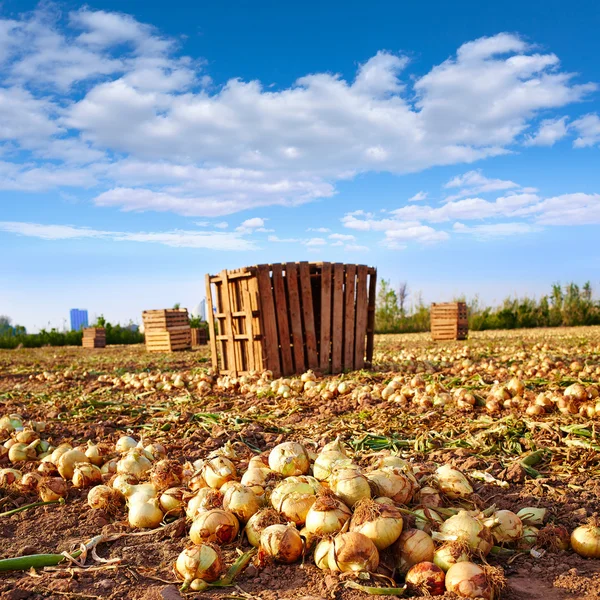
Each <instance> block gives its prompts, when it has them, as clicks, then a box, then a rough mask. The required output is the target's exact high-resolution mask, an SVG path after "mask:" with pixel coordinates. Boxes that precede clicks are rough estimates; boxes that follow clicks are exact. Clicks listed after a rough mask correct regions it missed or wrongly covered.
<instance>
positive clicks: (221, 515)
mask: <svg viewBox="0 0 600 600" xmlns="http://www.w3.org/2000/svg"><path fill="white" fill-rule="evenodd" d="M239 529H240V525H239V523H238V520H237V518H236V517H235V515H234V514H233V513H230V512H229V511H227V510H222V509H220V508H214V509H212V510H209V511H206V512H203V513H200V514H199V515H197V516H196V518H195V519H194V522H193V523H192V526H191V528H190V539H191V540H192V542H194V544H198V545H200V544H203V543H205V542H215V543H217V544H219V545H223V544H230V543H231V542H233V540H235V538H236V536H237V534H238V531H239Z"/></svg>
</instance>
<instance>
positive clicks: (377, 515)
mask: <svg viewBox="0 0 600 600" xmlns="http://www.w3.org/2000/svg"><path fill="white" fill-rule="evenodd" d="M402 526H403V521H402V514H401V513H400V511H399V510H398V509H397V508H396V507H395V506H392V505H387V504H380V503H377V502H374V501H372V500H369V499H366V500H361V501H360V502H359V503H358V504H357V506H356V508H355V510H354V515H353V516H352V520H351V521H350V531H357V532H358V533H362V534H363V535H365V536H367V537H368V538H369V539H370V540H371V541H372V542H373V543H374V544H375V546H376V547H377V550H384V549H385V548H388V547H389V546H391V545H392V544H393V543H394V542H395V541H396V540H397V539H398V538H399V537H400V534H401V533H402Z"/></svg>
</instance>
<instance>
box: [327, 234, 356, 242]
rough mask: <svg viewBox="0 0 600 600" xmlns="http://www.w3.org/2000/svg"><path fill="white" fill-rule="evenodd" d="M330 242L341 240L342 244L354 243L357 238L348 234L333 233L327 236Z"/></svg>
mask: <svg viewBox="0 0 600 600" xmlns="http://www.w3.org/2000/svg"><path fill="white" fill-rule="evenodd" d="M327 237H328V238H329V239H330V240H339V241H341V242H353V241H354V240H356V238H355V237H354V236H353V235H350V234H348V233H332V234H331V235H328V236H327Z"/></svg>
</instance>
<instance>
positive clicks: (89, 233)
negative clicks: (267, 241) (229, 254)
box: [0, 221, 256, 251]
mask: <svg viewBox="0 0 600 600" xmlns="http://www.w3.org/2000/svg"><path fill="white" fill-rule="evenodd" d="M0 231H4V232H7V233H14V234H17V235H23V236H27V237H35V238H39V239H43V240H72V239H85V238H100V239H108V240H114V241H118V242H146V243H154V244H162V245H165V246H173V247H177V248H203V249H208V250H238V251H247V250H254V249H256V245H255V244H254V243H253V242H251V241H248V240H247V239H244V238H242V237H241V235H240V234H239V233H223V232H220V231H218V232H217V231H188V230H174V231H159V232H120V231H101V230H95V229H88V228H86V227H72V226H70V225H44V224H40V223H24V222H15V221H0Z"/></svg>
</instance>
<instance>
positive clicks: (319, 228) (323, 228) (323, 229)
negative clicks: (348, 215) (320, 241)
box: [306, 227, 331, 233]
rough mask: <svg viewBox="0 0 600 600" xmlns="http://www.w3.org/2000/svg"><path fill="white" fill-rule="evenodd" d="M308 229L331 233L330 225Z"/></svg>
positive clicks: (309, 229)
mask: <svg viewBox="0 0 600 600" xmlns="http://www.w3.org/2000/svg"><path fill="white" fill-rule="evenodd" d="M306 231H314V232H315V233H329V232H330V231H331V229H329V228H328V227H309V228H308V229H307V230H306Z"/></svg>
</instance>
